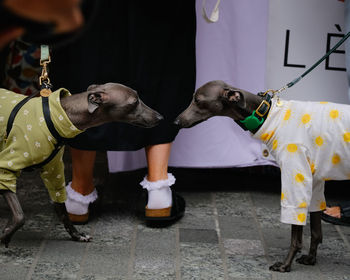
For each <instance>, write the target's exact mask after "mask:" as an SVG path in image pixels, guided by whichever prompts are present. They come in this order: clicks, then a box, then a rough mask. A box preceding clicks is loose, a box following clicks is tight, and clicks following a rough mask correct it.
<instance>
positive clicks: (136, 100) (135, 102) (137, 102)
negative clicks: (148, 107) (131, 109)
mask: <svg viewBox="0 0 350 280" xmlns="http://www.w3.org/2000/svg"><path fill="white" fill-rule="evenodd" d="M139 103H140V100H139V99H138V98H136V99H135V100H134V102H133V103H132V104H133V105H135V106H136V105H138V104H139Z"/></svg>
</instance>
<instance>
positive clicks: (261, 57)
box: [108, 0, 350, 172]
mask: <svg viewBox="0 0 350 280" xmlns="http://www.w3.org/2000/svg"><path fill="white" fill-rule="evenodd" d="M216 3H217V0H207V1H206V11H207V15H210V14H211V13H210V12H211V11H212V9H213V8H214V7H215V5H216ZM346 4H347V5H348V4H349V1H348V0H346V1H345V3H344V1H339V0H322V1H320V0H293V1H281V0H235V1H230V0H226V1H225V0H224V1H221V3H220V7H219V19H218V21H217V22H216V23H208V22H207V21H206V20H205V19H204V18H203V17H202V1H198V0H197V1H196V5H197V6H196V12H197V38H196V55H197V79H196V88H198V87H200V86H201V85H202V84H204V83H206V82H208V81H210V80H214V79H220V80H224V81H226V82H228V83H229V84H232V85H233V86H235V87H238V88H243V89H246V90H248V91H250V92H253V93H257V92H259V91H263V90H267V89H269V88H272V89H279V88H280V87H282V86H283V85H285V84H286V83H288V82H290V81H292V80H293V79H295V78H297V77H299V76H300V75H301V74H302V73H303V72H304V71H306V70H307V69H308V68H310V67H311V66H312V65H313V64H314V63H315V62H316V61H317V60H318V59H320V58H321V57H322V56H323V55H324V54H325V53H326V51H327V50H329V49H330V48H332V47H333V46H334V45H335V44H336V43H337V42H338V41H339V40H340V39H341V37H342V36H343V35H344V33H345V31H346V29H345V23H344V12H345V5H346ZM349 40H350V39H349ZM349 40H348V41H349ZM347 43H348V42H347ZM348 44H349V43H348ZM345 70H346V69H345V52H344V45H343V46H340V47H339V49H337V50H336V52H334V53H333V54H331V55H330V56H329V58H328V59H326V60H325V61H323V62H322V63H321V64H320V65H319V66H318V67H317V68H315V69H314V70H313V71H311V72H310V73H309V74H308V75H307V76H305V77H304V78H303V79H302V80H301V81H300V82H299V83H297V84H296V85H294V86H293V87H292V88H290V89H288V90H286V91H285V92H284V93H283V98H285V99H295V100H314V101H330V102H337V103H349V96H348V81H347V78H346V72H345ZM264 149H265V147H264V146H262V144H261V143H260V142H258V141H257V140H253V139H252V138H251V136H250V135H249V133H247V132H244V131H243V130H242V129H241V128H239V127H238V126H237V125H236V124H235V123H234V122H233V121H232V120H231V119H228V118H224V117H214V118H211V119H209V120H208V121H205V122H203V123H201V124H199V125H197V126H195V127H193V128H190V129H182V130H180V133H179V134H178V136H177V137H176V139H175V141H174V143H173V148H172V152H171V157H170V161H169V165H170V166H174V167H199V168H201V167H208V168H209V167H242V166H254V165H265V164H275V161H274V160H273V158H272V157H271V156H270V155H269V156H268V157H264V156H263V153H262V152H263V151H264ZM108 159H109V167H110V171H111V172H117V171H121V170H128V169H134V168H139V167H144V166H146V163H145V155H144V151H143V150H140V151H137V152H133V153H124V152H118V153H117V152H109V153H108Z"/></svg>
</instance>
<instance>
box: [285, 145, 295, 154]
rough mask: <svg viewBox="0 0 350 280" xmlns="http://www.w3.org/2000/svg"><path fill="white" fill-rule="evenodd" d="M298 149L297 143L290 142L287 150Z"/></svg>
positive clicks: (292, 151)
mask: <svg viewBox="0 0 350 280" xmlns="http://www.w3.org/2000/svg"><path fill="white" fill-rule="evenodd" d="M297 150H298V146H297V145H296V144H288V145H287V151H288V152H290V153H295V152H296V151H297Z"/></svg>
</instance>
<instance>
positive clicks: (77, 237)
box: [72, 232, 92, 242]
mask: <svg viewBox="0 0 350 280" xmlns="http://www.w3.org/2000/svg"><path fill="white" fill-rule="evenodd" d="M72 239H73V240H74V241H78V242H90V241H91V240H92V237H91V236H90V235H87V234H85V233H81V232H76V233H74V234H72Z"/></svg>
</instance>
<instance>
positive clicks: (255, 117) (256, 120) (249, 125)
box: [240, 32, 350, 133]
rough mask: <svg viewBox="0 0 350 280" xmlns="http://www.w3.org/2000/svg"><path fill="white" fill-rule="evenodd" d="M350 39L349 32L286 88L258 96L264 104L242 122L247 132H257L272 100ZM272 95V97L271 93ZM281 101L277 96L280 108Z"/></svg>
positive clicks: (270, 90)
mask: <svg viewBox="0 0 350 280" xmlns="http://www.w3.org/2000/svg"><path fill="white" fill-rule="evenodd" d="M349 37H350V32H348V33H347V34H346V35H345V36H344V37H343V38H342V39H341V40H340V41H339V42H338V43H337V44H336V45H335V46H334V47H333V48H331V49H330V50H329V51H328V52H327V53H326V54H325V55H324V56H322V57H321V58H320V59H319V60H318V61H316V62H315V63H314V64H313V65H312V66H311V67H310V68H309V69H307V70H306V71H305V72H304V73H303V74H301V75H300V76H299V77H297V78H295V79H294V80H292V81H291V82H289V83H287V84H286V85H285V86H283V87H281V88H280V89H278V90H273V89H269V90H267V91H265V92H259V93H258V95H259V96H261V97H263V100H262V102H261V103H260V105H259V106H258V108H257V109H256V110H254V111H253V113H252V114H251V115H250V116H248V117H246V118H245V119H244V120H241V121H240V122H241V123H242V124H243V125H244V127H245V128H244V129H245V130H249V131H251V132H253V133H254V132H255V131H256V130H257V129H258V128H259V127H260V126H261V125H262V124H263V123H264V121H265V116H266V115H267V113H268V112H269V110H270V107H271V101H270V100H271V98H273V97H275V96H276V95H277V94H280V93H281V92H283V91H285V90H286V89H288V88H291V87H292V86H294V85H295V84H296V83H298V82H299V81H300V80H301V79H302V78H304V77H305V76H306V75H307V74H309V73H310V72H311V71H312V70H314V69H315V68H316V67H317V66H318V65H320V63H321V62H322V61H324V60H325V59H326V58H327V57H329V56H330V55H331V53H333V52H334V51H335V50H336V49H337V48H338V47H339V46H340V45H341V44H343V43H344V42H345V41H346V40H347V39H348V38H349ZM270 92H271V93H272V96H271V95H270V94H269V93H270ZM280 104H281V103H280V99H279V96H278V95H277V106H279V105H280Z"/></svg>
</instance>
